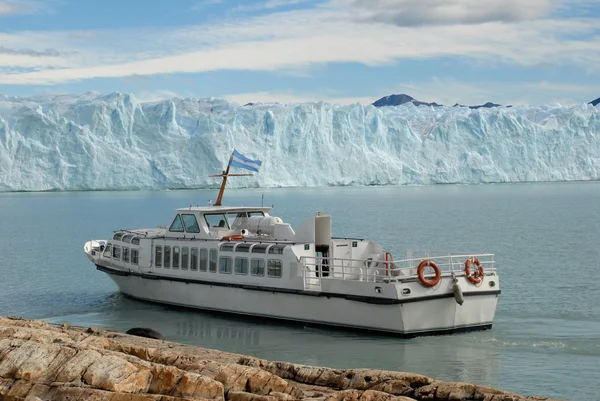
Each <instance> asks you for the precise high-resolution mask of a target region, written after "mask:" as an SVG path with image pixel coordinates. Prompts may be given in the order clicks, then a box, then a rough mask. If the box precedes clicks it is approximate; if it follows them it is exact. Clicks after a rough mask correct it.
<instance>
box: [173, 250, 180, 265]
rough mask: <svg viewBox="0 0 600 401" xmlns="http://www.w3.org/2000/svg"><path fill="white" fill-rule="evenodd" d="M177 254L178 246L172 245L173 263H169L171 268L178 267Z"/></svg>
mask: <svg viewBox="0 0 600 401" xmlns="http://www.w3.org/2000/svg"><path fill="white" fill-rule="evenodd" d="M179 256H180V251H179V247H178V246H174V247H173V263H172V264H171V266H172V267H173V269H179Z"/></svg>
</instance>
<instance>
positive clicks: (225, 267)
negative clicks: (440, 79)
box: [219, 256, 233, 274]
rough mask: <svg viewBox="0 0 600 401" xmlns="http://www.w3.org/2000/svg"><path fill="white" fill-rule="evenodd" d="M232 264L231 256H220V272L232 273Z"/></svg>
mask: <svg viewBox="0 0 600 401" xmlns="http://www.w3.org/2000/svg"><path fill="white" fill-rule="evenodd" d="M232 265H233V261H232V260H231V256H221V257H220V258H219V273H223V274H231V268H232V267H233V266H232Z"/></svg>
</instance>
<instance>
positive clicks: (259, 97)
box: [221, 91, 376, 105]
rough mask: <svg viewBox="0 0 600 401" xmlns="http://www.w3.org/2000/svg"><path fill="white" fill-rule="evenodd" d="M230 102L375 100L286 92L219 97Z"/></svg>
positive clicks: (234, 94) (360, 97) (349, 101)
mask: <svg viewBox="0 0 600 401" xmlns="http://www.w3.org/2000/svg"><path fill="white" fill-rule="evenodd" d="M221 97H223V98H225V99H227V100H228V101H230V102H235V103H239V104H242V105H243V104H246V103H292V104H295V103H307V102H318V101H324V102H328V103H335V104H342V105H346V104H354V103H361V104H370V103H373V101H375V100H376V99H373V98H371V97H366V96H357V97H351V96H349V97H336V96H331V95H329V94H326V93H325V94H323V93H311V94H303V93H286V92H266V91H264V92H250V93H232V94H228V95H223V96H221Z"/></svg>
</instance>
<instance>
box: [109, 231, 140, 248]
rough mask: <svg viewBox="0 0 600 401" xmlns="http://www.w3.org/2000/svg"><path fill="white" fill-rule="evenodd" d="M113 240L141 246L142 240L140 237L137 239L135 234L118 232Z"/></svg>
mask: <svg viewBox="0 0 600 401" xmlns="http://www.w3.org/2000/svg"><path fill="white" fill-rule="evenodd" d="M113 240H115V241H122V242H128V243H131V244H133V245H139V244H140V239H139V238H138V237H136V236H135V235H134V234H127V233H123V232H116V233H115V235H113Z"/></svg>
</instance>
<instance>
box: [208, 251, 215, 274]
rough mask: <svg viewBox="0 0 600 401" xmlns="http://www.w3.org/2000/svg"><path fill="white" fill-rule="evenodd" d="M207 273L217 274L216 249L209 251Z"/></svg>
mask: <svg viewBox="0 0 600 401" xmlns="http://www.w3.org/2000/svg"><path fill="white" fill-rule="evenodd" d="M208 271H209V272H211V273H216V272H217V250H216V249H211V250H210V263H209V266H208Z"/></svg>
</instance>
